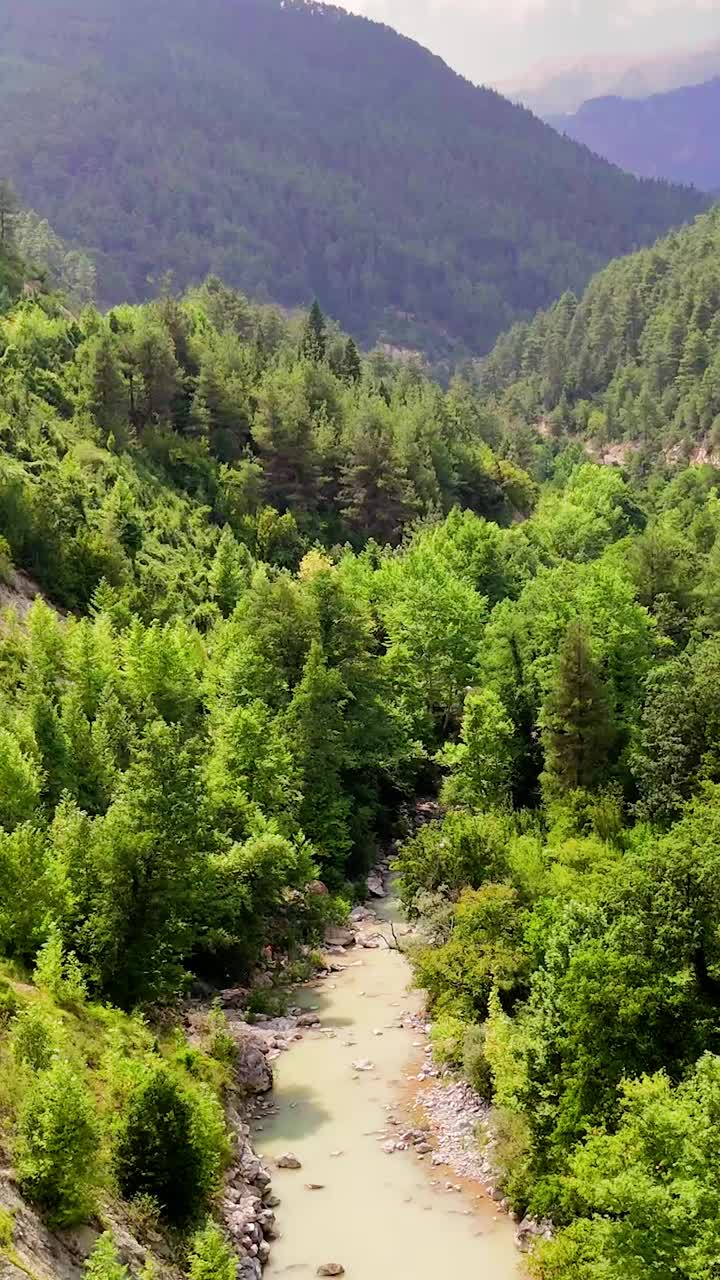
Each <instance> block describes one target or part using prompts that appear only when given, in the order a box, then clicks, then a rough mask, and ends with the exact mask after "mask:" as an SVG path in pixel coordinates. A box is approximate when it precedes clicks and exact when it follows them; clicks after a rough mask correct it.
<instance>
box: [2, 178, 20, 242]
mask: <svg viewBox="0 0 720 1280" xmlns="http://www.w3.org/2000/svg"><path fill="white" fill-rule="evenodd" d="M18 213H19V205H18V198H17V196H16V194H15V188H14V187H13V184H12V182H8V180H7V179H4V180H3V181H2V182H0V246H2V248H3V249H8V248H11V247H12V245H13V241H14V234H15V223H16V221H17V216H18Z"/></svg>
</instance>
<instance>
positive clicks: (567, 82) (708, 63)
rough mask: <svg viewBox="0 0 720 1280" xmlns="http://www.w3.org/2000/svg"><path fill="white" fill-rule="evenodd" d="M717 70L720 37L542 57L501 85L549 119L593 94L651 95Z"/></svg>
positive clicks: (573, 108)
mask: <svg viewBox="0 0 720 1280" xmlns="http://www.w3.org/2000/svg"><path fill="white" fill-rule="evenodd" d="M717 75H720V40H718V41H717V42H715V43H714V44H712V45H709V46H707V47H706V48H703V49H682V50H679V51H678V50H674V51H672V52H670V53H665V54H661V55H659V56H655V57H650V58H639V57H637V56H629V57H618V56H616V55H615V56H607V57H602V56H589V57H587V58H575V59H563V60H562V61H559V62H551V63H544V64H542V65H540V66H538V67H535V68H534V69H533V70H532V71H530V72H528V74H527V75H526V76H525V77H524V78H520V79H518V80H515V81H514V82H513V83H508V84H501V85H499V86H498V87H499V89H500V90H501V92H502V93H504V94H506V96H507V97H508V98H510V99H511V100H512V101H513V102H522V103H523V104H524V105H525V106H526V107H529V108H530V110H531V111H534V112H535V113H536V115H539V116H540V117H541V118H542V119H544V120H545V119H548V118H550V117H552V116H558V115H566V114H572V113H573V112H575V111H577V110H578V108H579V107H580V106H581V105H582V103H583V102H588V101H589V100H590V99H592V98H599V97H606V96H608V95H612V96H615V97H618V96H619V97H623V98H647V97H648V96H649V95H651V94H656V93H666V92H668V91H669V90H671V89H678V88H681V87H683V86H687V85H694V84H702V83H703V82H704V81H706V80H710V79H712V78H713V77H714V76H717Z"/></svg>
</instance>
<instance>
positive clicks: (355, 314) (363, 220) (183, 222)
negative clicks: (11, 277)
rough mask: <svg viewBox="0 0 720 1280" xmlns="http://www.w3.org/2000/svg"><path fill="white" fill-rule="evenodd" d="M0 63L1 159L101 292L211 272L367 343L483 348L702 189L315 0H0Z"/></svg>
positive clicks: (675, 215)
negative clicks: (639, 168)
mask: <svg viewBox="0 0 720 1280" xmlns="http://www.w3.org/2000/svg"><path fill="white" fill-rule="evenodd" d="M140 31H141V32H142V39H139V37H138V33H139V32H140ZM0 70H1V71H2V74H1V75H0V112H1V113H2V119H3V129H2V136H1V137H0V172H2V173H4V174H7V175H9V176H10V177H12V178H13V180H14V181H15V183H16V185H17V187H18V189H19V191H20V194H21V196H22V198H23V200H24V202H25V203H26V204H28V205H30V206H31V207H32V208H35V209H37V210H38V211H39V213H40V214H41V215H42V216H43V217H46V218H48V219H49V221H50V223H51V225H52V226H53V227H54V228H55V229H56V230H57V232H58V233H59V234H60V235H61V236H62V237H64V238H65V239H66V240H68V241H70V242H72V243H73V244H74V245H76V246H80V247H83V248H86V249H90V250H92V251H93V254H94V256H95V259H96V262H97V267H98V274H99V283H100V296H101V297H102V299H103V301H105V302H108V303H111V302H119V301H123V302H124V301H128V300H135V301H139V300H142V299H143V298H146V297H147V296H148V293H149V286H148V277H149V276H152V277H154V278H156V279H157V278H159V277H161V276H162V275H163V273H164V272H166V271H168V270H172V271H173V272H174V273H175V278H176V281H177V284H178V286H179V287H180V288H184V287H186V286H187V285H189V284H195V283H197V282H199V281H200V280H202V279H203V278H204V276H205V275H207V274H208V272H215V273H216V274H218V275H219V276H221V277H222V278H223V279H224V280H226V281H227V282H228V283H229V284H231V285H235V286H237V287H239V288H242V289H243V290H245V291H246V292H248V293H250V294H251V295H253V296H256V297H259V298H266V299H268V298H269V299H273V300H276V301H279V302H281V303H284V304H288V305H307V303H309V301H310V300H311V299H312V297H313V296H317V297H318V298H319V299H320V302H321V304H322V306H323V308H324V309H325V310H326V311H328V312H329V313H330V314H332V315H333V316H335V317H336V318H337V319H338V320H339V321H340V322H341V323H342V324H343V325H345V326H346V327H347V328H349V329H350V330H351V331H352V332H353V333H354V335H355V337H356V339H358V340H359V341H361V342H363V343H366V344H372V343H373V342H374V341H376V340H377V339H380V338H383V339H385V340H387V341H389V342H392V343H400V344H403V345H405V346H410V347H415V348H420V349H422V350H425V351H428V352H430V353H431V354H432V355H433V356H435V357H438V358H439V357H443V356H445V355H447V353H448V352H453V351H454V352H457V351H458V350H459V351H462V350H463V349H465V350H467V351H469V352H475V353H477V352H485V351H487V350H488V349H489V348H490V346H491V345H492V343H493V341H494V339H495V338H496V337H497V335H498V334H499V333H500V332H501V331H502V330H503V329H504V328H506V327H507V326H508V325H509V324H510V323H512V321H513V320H515V319H517V318H519V317H522V316H529V315H532V314H533V313H534V312H535V311H536V310H537V309H538V308H539V307H544V306H548V305H549V304H550V303H551V302H552V301H553V300H554V299H555V298H556V297H558V296H559V294H561V293H562V292H563V290H565V289H574V290H576V291H577V290H580V289H582V288H583V286H584V285H585V283H586V282H587V280H588V278H589V277H590V275H591V274H592V272H593V271H595V270H597V269H598V268H599V267H601V266H602V265H603V264H604V263H605V262H607V261H608V260H609V259H610V258H612V257H613V256H615V255H616V254H621V253H626V252H629V251H630V250H632V249H634V248H637V247H638V246H640V245H641V244H647V243H651V242H652V241H654V240H655V239H656V238H657V236H658V235H661V234H663V233H664V232H665V231H667V230H668V229H669V228H670V227H671V226H676V225H679V224H681V223H683V222H684V221H686V220H688V219H689V218H692V217H693V216H694V215H695V214H697V213H698V212H700V210H701V209H702V208H704V207H706V203H707V202H706V199H705V197H703V196H701V195H699V194H698V193H697V192H691V191H689V190H681V189H679V188H676V187H672V186H668V185H665V184H656V183H652V182H640V181H638V180H636V179H634V178H632V177H630V176H629V175H627V174H623V173H621V172H620V171H619V170H617V169H615V168H613V167H612V166H611V165H609V164H607V163H606V162H605V161H602V160H600V159H599V158H597V157H596V156H593V155H591V153H590V152H589V151H588V150H586V149H585V148H584V147H580V146H578V145H577V144H576V143H573V142H571V141H569V140H567V139H562V138H560V137H559V136H558V135H557V134H556V133H555V132H554V131H553V130H551V129H550V128H549V127H547V126H546V125H544V124H542V123H541V122H540V121H539V120H536V119H534V118H533V117H532V116H531V115H530V113H529V112H527V111H525V110H523V109H522V108H520V107H516V106H513V105H511V104H510V103H509V102H508V101H506V100H505V99H503V98H502V97H500V96H499V95H498V94H496V93H493V92H491V91H489V90H486V89H479V88H476V87H474V86H473V85H471V84H470V83H469V82H467V81H465V80H462V79H461V78H460V77H459V76H457V75H455V74H454V73H453V72H452V71H450V69H449V68H448V67H447V66H445V64H444V63H443V62H442V61H441V60H440V59H439V58H436V57H433V56H432V55H431V54H430V53H429V52H427V51H426V50H424V49H422V48H421V47H420V46H418V45H416V44H414V43H413V42H412V41H410V40H406V39H404V38H402V37H400V36H399V35H398V34H397V33H395V32H393V31H391V30H390V29H389V28H388V27H384V26H381V25H379V24H377V23H372V22H369V21H367V20H366V19H363V18H359V17H355V16H352V15H350V14H348V13H346V12H344V11H342V10H340V9H338V8H333V7H330V6H323V5H320V4H317V3H315V0H312V2H310V0H292V3H290V2H288V0H285V2H284V3H280V0H208V2H207V3H205V4H203V5H202V6H201V7H200V8H198V5H197V4H196V3H195V0H155V3H153V4H152V5H151V6H148V5H147V4H145V3H142V2H141V0H128V3H125V4H122V5H120V4H118V3H117V2H116V0H74V3H73V4H72V5H68V4H65V3H60V2H59V0H5V3H4V4H3V6H2V14H1V15H0Z"/></svg>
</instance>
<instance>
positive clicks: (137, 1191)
mask: <svg viewBox="0 0 720 1280" xmlns="http://www.w3.org/2000/svg"><path fill="white" fill-rule="evenodd" d="M223 1132H224V1126H223V1125H222V1119H221V1117H220V1118H219V1119H218V1117H217V1116H216V1115H215V1114H214V1112H213V1109H212V1106H211V1104H210V1100H209V1098H205V1097H203V1095H202V1094H200V1093H198V1094H196V1095H195V1096H193V1095H191V1094H190V1093H188V1091H187V1090H186V1089H183V1088H182V1087H181V1086H180V1085H179V1084H178V1082H177V1081H176V1080H175V1079H174V1078H173V1076H172V1075H171V1074H170V1072H169V1071H168V1070H167V1068H165V1067H161V1066H157V1067H154V1068H151V1069H148V1070H147V1071H146V1072H145V1073H144V1074H143V1076H142V1077H141V1078H140V1079H139V1081H138V1083H137V1084H136V1085H135V1087H134V1089H133V1090H132V1092H131V1094H130V1096H129V1098H128V1100H127V1103H126V1107H125V1111H124V1114H123V1116H122V1117H121V1120H120V1126H119V1131H118V1135H117V1140H116V1146H115V1153H114V1167H115V1173H116V1176H117V1179H118V1184H119V1187H120V1190H121V1191H122V1194H123V1195H124V1196H126V1197H127V1198H128V1199H133V1198H134V1197H135V1196H139V1195H144V1196H151V1197H152V1198H153V1200H155V1202H156V1203H157V1204H158V1206H159V1207H160V1210H161V1212H162V1213H163V1215H164V1217H165V1218H167V1220H168V1221H170V1222H175V1223H180V1224H183V1223H187V1222H188V1221H190V1220H191V1219H192V1218H194V1217H195V1216H196V1215H197V1214H198V1213H200V1212H201V1211H202V1210H203V1209H204V1208H205V1207H206V1206H207V1203H208V1200H209V1198H210V1196H211V1195H212V1193H213V1192H214V1191H215V1190H216V1188H217V1185H218V1179H219V1175H220V1170H221V1164H222V1160H223V1158H224V1155H225V1151H224V1138H223V1136H222V1135H223Z"/></svg>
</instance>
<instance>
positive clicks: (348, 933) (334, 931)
mask: <svg viewBox="0 0 720 1280" xmlns="http://www.w3.org/2000/svg"><path fill="white" fill-rule="evenodd" d="M325 941H326V943H327V945H328V946H329V947H353V946H354V945H355V934H354V933H353V931H352V929H343V928H341V927H340V925H335V924H331V925H328V927H327V929H326V930H325Z"/></svg>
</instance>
